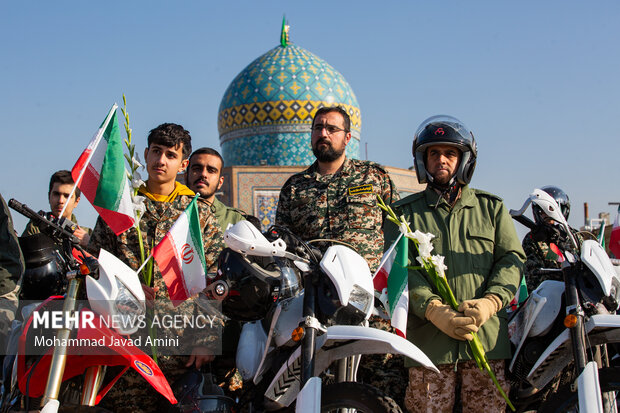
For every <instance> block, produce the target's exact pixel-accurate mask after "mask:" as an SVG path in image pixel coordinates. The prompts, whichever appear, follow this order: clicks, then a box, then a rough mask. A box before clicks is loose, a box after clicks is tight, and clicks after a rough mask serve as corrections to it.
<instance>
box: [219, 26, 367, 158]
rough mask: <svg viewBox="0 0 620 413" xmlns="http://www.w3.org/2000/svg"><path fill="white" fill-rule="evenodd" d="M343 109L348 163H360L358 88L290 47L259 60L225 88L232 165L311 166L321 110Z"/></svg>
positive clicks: (222, 119)
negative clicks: (346, 118) (346, 121)
mask: <svg viewBox="0 0 620 413" xmlns="http://www.w3.org/2000/svg"><path fill="white" fill-rule="evenodd" d="M323 106H341V107H343V108H344V109H345V110H346V111H347V113H348V114H349V116H350V117H351V135H352V138H351V140H350V142H349V144H348V145H347V149H346V154H347V156H348V157H349V158H359V146H360V133H361V124H362V122H361V114H360V108H359V105H358V103H357V99H356V97H355V93H353V89H351V86H349V84H348V83H347V81H346V80H345V78H344V77H343V76H342V75H341V74H340V73H339V72H338V71H337V70H336V69H334V68H333V67H332V66H330V65H329V64H328V63H327V62H326V61H324V60H323V59H321V58H319V57H318V56H316V55H314V54H312V53H311V52H309V51H307V50H306V49H303V48H301V47H299V46H297V45H295V44H292V43H289V42H288V26H284V25H283V30H282V38H281V42H280V45H278V46H277V47H274V48H273V49H271V50H269V51H268V52H267V53H265V54H263V55H262V56H260V57H258V58H257V59H256V60H254V61H253V62H252V63H250V64H249V65H248V66H247V67H246V68H245V69H243V70H242V71H241V73H239V74H238V75H237V77H235V79H234V80H233V81H232V83H231V84H230V85H229V86H228V88H227V89H226V92H225V93H224V97H223V98H222V101H221V103H220V108H219V114H218V129H219V134H220V144H221V147H222V156H223V157H224V163H225V165H227V166H231V165H273V166H276V165H309V164H311V163H313V162H314V161H315V159H316V158H315V157H314V154H313V153H312V148H311V147H310V128H311V125H312V118H313V116H314V114H315V112H316V111H317V109H319V108H320V107H323Z"/></svg>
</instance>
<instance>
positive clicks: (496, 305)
mask: <svg viewBox="0 0 620 413" xmlns="http://www.w3.org/2000/svg"><path fill="white" fill-rule="evenodd" d="M501 308H502V300H500V298H499V297H498V296H496V295H495V294H487V295H485V296H484V297H483V298H477V299H475V300H465V301H463V302H462V303H461V305H459V311H462V312H463V314H465V315H466V316H468V317H471V318H473V319H474V320H475V322H476V327H478V328H480V326H481V325H483V324H484V323H485V322H486V321H487V320H488V319H489V318H491V317H493V314H495V313H497V312H498V311H499V310H501Z"/></svg>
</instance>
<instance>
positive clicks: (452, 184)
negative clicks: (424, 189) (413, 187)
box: [427, 173, 461, 205]
mask: <svg viewBox="0 0 620 413" xmlns="http://www.w3.org/2000/svg"><path fill="white" fill-rule="evenodd" d="M427 178H428V185H429V186H430V187H431V188H433V189H434V190H436V191H437V192H439V193H440V194H441V195H440V196H441V197H442V198H444V199H445V200H446V201H448V203H449V204H450V205H454V202H456V199H457V198H458V196H459V193H460V190H461V184H459V183H458V181H457V180H456V174H455V175H454V176H453V177H452V178H451V179H450V181H449V182H448V183H447V184H444V185H441V184H438V183H436V182H435V179H434V178H433V176H432V175H431V174H429V173H427Z"/></svg>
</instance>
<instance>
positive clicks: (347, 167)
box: [304, 156, 353, 181]
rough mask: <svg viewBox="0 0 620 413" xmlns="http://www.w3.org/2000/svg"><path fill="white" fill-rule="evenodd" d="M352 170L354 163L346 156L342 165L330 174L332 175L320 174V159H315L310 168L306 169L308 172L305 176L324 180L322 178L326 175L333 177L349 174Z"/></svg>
mask: <svg viewBox="0 0 620 413" xmlns="http://www.w3.org/2000/svg"><path fill="white" fill-rule="evenodd" d="M352 171H353V163H352V162H351V160H350V159H349V158H348V157H346V156H345V158H344V163H343V164H342V167H341V168H340V170H339V171H338V172H336V173H335V174H330V175H321V174H319V161H314V163H313V164H312V165H310V168H308V169H306V173H305V174H304V177H305V178H313V179H315V180H317V181H318V180H322V178H323V177H325V176H328V177H333V176H337V175H342V176H347V175H350V174H351V172H352ZM330 179H331V178H330Z"/></svg>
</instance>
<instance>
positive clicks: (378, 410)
mask: <svg viewBox="0 0 620 413" xmlns="http://www.w3.org/2000/svg"><path fill="white" fill-rule="evenodd" d="M345 408H348V409H355V411H356V412H358V413H402V410H401V408H400V406H399V405H398V404H397V403H396V402H395V401H394V400H393V399H392V398H391V397H388V396H386V395H385V394H384V393H382V392H381V391H380V390H378V389H376V388H375V387H372V386H369V385H368V384H364V383H353V382H343V383H334V384H330V385H328V386H325V387H323V389H322V391H321V413H329V412H338V411H341V410H339V409H345Z"/></svg>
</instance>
